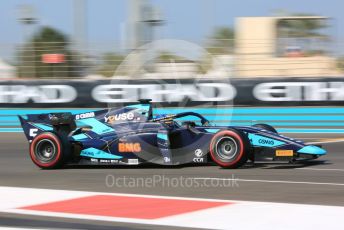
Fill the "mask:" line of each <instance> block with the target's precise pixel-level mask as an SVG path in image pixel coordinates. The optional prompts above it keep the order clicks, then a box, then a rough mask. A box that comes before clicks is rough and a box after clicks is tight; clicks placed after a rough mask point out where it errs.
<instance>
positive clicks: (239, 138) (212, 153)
mask: <svg viewBox="0 0 344 230" xmlns="http://www.w3.org/2000/svg"><path fill="white" fill-rule="evenodd" d="M225 135H227V136H230V137H234V138H235V140H236V141H238V142H239V146H240V152H239V155H238V156H237V157H236V159H235V160H234V161H232V162H222V161H220V160H218V159H217V158H216V156H215V154H214V148H213V147H215V146H214V144H215V143H214V142H215V141H216V139H217V138H218V137H219V136H225ZM209 149H210V156H211V158H212V159H213V161H215V162H216V163H217V164H218V165H220V166H223V167H228V166H231V165H234V164H236V163H237V162H238V161H239V160H240V159H241V157H242V155H243V154H244V143H243V141H242V138H241V137H240V135H239V134H237V133H235V132H233V131H230V130H225V131H220V132H218V133H217V134H215V136H214V137H213V138H212V139H211V142H210V146H209Z"/></svg>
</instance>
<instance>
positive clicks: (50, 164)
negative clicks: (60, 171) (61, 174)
mask: <svg viewBox="0 0 344 230" xmlns="http://www.w3.org/2000/svg"><path fill="white" fill-rule="evenodd" d="M30 157H31V160H32V161H33V163H35V164H36V165H37V166H38V167H40V168H42V169H52V168H59V167H61V166H62V165H63V163H64V162H65V159H66V153H64V144H63V142H62V140H61V138H60V137H58V136H57V135H56V134H54V133H50V132H45V133H41V134H39V135H37V136H36V137H35V138H34V139H33V140H32V143H31V145H30Z"/></svg>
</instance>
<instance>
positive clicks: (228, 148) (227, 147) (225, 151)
mask: <svg viewBox="0 0 344 230" xmlns="http://www.w3.org/2000/svg"><path fill="white" fill-rule="evenodd" d="M216 152H217V155H218V156H219V158H220V159H221V160H222V161H231V160H233V158H235V156H236V155H237V153H238V145H237V143H236V141H235V140H234V139H233V138H232V137H221V138H220V139H219V140H218V141H217V143H216Z"/></svg>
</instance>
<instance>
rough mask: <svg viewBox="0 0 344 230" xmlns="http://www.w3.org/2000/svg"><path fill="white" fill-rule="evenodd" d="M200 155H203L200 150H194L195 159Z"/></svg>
mask: <svg viewBox="0 0 344 230" xmlns="http://www.w3.org/2000/svg"><path fill="white" fill-rule="evenodd" d="M202 155H203V151H202V149H196V150H195V156H196V157H201V156H202Z"/></svg>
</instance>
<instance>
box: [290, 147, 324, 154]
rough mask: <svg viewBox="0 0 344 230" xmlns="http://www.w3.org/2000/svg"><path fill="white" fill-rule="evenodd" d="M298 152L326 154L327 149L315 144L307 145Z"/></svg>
mask: <svg viewBox="0 0 344 230" xmlns="http://www.w3.org/2000/svg"><path fill="white" fill-rule="evenodd" d="M297 152H298V153H304V154H313V155H325V154H326V150H325V149H322V148H320V147H318V146H315V145H307V146H305V147H303V148H302V149H300V150H299V151H297Z"/></svg>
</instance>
